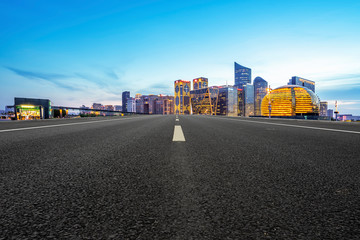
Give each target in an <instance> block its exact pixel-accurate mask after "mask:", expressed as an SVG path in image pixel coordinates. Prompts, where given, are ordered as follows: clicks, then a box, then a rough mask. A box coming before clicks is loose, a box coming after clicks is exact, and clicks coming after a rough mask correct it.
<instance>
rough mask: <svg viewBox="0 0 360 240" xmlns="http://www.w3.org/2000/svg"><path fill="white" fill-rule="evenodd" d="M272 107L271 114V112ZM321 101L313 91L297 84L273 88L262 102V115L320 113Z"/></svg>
mask: <svg viewBox="0 0 360 240" xmlns="http://www.w3.org/2000/svg"><path fill="white" fill-rule="evenodd" d="M269 109H270V114H269ZM319 111H320V101H319V98H318V97H317V96H316V95H315V93H314V92H313V91H311V90H310V89H308V88H306V87H302V86H297V85H286V86H282V87H279V88H276V89H274V90H272V91H271V92H270V93H268V94H267V95H266V96H265V97H264V98H263V100H262V102H261V115H262V116H269V115H270V116H289V117H290V116H301V115H304V116H306V115H317V116H318V115H319Z"/></svg>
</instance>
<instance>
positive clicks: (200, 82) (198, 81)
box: [193, 77, 209, 90]
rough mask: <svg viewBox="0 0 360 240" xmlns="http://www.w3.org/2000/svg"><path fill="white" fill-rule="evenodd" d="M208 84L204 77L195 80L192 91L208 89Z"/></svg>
mask: <svg viewBox="0 0 360 240" xmlns="http://www.w3.org/2000/svg"><path fill="white" fill-rule="evenodd" d="M208 84H209V80H208V79H207V78H204V77H199V78H195V79H193V90H197V89H201V88H206V87H208Z"/></svg>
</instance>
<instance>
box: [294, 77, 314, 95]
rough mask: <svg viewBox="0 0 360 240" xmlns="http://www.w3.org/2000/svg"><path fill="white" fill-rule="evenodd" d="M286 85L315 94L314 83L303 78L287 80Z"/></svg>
mask: <svg viewBox="0 0 360 240" xmlns="http://www.w3.org/2000/svg"><path fill="white" fill-rule="evenodd" d="M288 85H298V86H303V87H306V88H308V89H310V90H311V91H313V92H315V82H314V81H311V80H308V79H305V78H301V77H297V76H294V77H292V78H291V79H290V80H289V83H288Z"/></svg>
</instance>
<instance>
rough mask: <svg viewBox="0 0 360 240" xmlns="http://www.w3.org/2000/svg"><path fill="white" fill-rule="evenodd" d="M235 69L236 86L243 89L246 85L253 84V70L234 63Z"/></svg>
mask: <svg viewBox="0 0 360 240" xmlns="http://www.w3.org/2000/svg"><path fill="white" fill-rule="evenodd" d="M234 67H235V86H237V87H238V88H241V89H242V88H243V86H244V85H246V84H251V69H250V68H247V67H244V66H241V65H240V64H238V63H236V62H234Z"/></svg>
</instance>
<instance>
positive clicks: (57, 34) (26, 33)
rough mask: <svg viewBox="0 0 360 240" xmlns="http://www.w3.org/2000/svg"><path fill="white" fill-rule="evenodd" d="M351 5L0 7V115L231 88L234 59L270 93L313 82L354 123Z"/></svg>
mask: <svg viewBox="0 0 360 240" xmlns="http://www.w3.org/2000/svg"><path fill="white" fill-rule="evenodd" d="M359 12H360V1H357V0H353V1H346V0H345V1H341V2H339V1H331V0H329V1H321V0H318V1H307V0H304V1H290V0H289V1H271V0H269V1H265V0H262V1H240V0H238V1H234V0H208V1H206V0H192V1H187V0H182V1H176V0H173V1H170V0H168V1H164V0H163V1H161V0H148V1H145V0H137V1H121V0H118V1H112V0H107V1H94V0H92V1H85V0H81V1H75V0H71V1H70V0H62V1H47V0H44V1H40V0H39V1H32V0H28V1H24V0H3V1H0V26H1V27H0V86H1V87H0V90H1V91H0V92H1V93H0V109H4V107H5V105H10V104H13V98H14V97H15V96H18V97H33V98H49V99H50V100H52V102H53V104H54V105H63V106H74V107H78V106H80V105H82V104H85V105H87V106H90V105H91V104H92V103H93V102H100V103H102V104H114V105H121V92H122V91H125V90H130V92H131V95H132V96H134V95H135V93H141V94H150V93H153V94H160V93H162V94H171V95H173V82H174V80H177V79H185V80H192V79H193V78H196V77H200V76H203V77H208V78H209V84H210V85H223V84H226V83H228V84H233V82H234V69H233V64H234V61H236V62H238V63H239V64H241V65H244V66H247V67H250V68H251V69H252V74H253V78H255V77H256V76H261V77H263V78H264V79H265V80H267V81H268V82H269V84H270V85H271V87H272V88H275V87H279V86H282V85H285V84H287V82H288V80H289V78H290V77H291V76H295V75H296V76H301V77H304V78H307V79H310V80H314V81H315V82H316V93H317V95H318V96H319V97H320V99H321V100H324V101H329V108H334V101H335V100H337V101H338V103H339V111H340V113H352V114H354V115H360V27H359V26H360V14H359Z"/></svg>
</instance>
